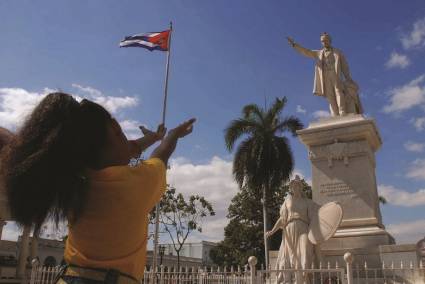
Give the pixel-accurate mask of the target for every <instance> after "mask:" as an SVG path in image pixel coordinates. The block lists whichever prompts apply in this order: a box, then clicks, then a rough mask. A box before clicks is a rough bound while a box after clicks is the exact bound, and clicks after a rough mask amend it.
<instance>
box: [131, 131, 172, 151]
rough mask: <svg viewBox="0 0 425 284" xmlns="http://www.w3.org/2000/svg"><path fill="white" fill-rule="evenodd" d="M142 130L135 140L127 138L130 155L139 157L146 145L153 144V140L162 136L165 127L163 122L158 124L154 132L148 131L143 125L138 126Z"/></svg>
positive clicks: (155, 140) (157, 139)
mask: <svg viewBox="0 0 425 284" xmlns="http://www.w3.org/2000/svg"><path fill="white" fill-rule="evenodd" d="M139 128H140V130H142V133H143V137H142V138H139V139H136V140H129V141H128V145H129V147H130V154H131V157H133V158H135V157H139V156H140V154H141V153H142V152H143V151H145V150H146V149H147V148H148V147H150V146H151V145H153V144H154V143H155V142H157V141H159V140H161V139H162V138H164V136H165V133H166V132H167V129H166V128H165V127H164V124H160V125H158V128H157V130H156V132H153V131H150V130H149V129H147V128H146V127H144V126H140V127H139Z"/></svg>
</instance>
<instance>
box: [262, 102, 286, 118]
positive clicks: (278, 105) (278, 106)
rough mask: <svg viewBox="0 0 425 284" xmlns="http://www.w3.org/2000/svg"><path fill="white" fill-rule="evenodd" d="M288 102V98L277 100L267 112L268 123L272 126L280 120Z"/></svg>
mask: <svg viewBox="0 0 425 284" xmlns="http://www.w3.org/2000/svg"><path fill="white" fill-rule="evenodd" d="M286 102H287V99H286V97H283V98H281V99H279V98H276V99H275V101H274V103H273V104H272V106H271V107H270V108H269V109H268V110H267V114H266V121H267V122H268V123H270V124H273V122H274V121H275V120H278V119H279V116H280V114H281V113H282V110H283V108H284V107H285V105H286Z"/></svg>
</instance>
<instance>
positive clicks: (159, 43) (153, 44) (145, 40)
mask: <svg viewBox="0 0 425 284" xmlns="http://www.w3.org/2000/svg"><path fill="white" fill-rule="evenodd" d="M169 36H170V30H166V31H163V32H154V33H144V34H137V35H134V36H127V37H125V39H123V40H122V41H121V42H120V47H143V48H146V49H149V50H150V51H153V50H161V51H168V49H169Z"/></svg>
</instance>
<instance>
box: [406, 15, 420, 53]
mask: <svg viewBox="0 0 425 284" xmlns="http://www.w3.org/2000/svg"><path fill="white" fill-rule="evenodd" d="M401 43H402V45H403V47H404V48H405V49H410V48H415V47H423V46H425V18H423V19H419V20H417V21H416V22H415V23H414V24H413V29H412V30H411V31H410V32H409V33H407V34H403V35H402V36H401Z"/></svg>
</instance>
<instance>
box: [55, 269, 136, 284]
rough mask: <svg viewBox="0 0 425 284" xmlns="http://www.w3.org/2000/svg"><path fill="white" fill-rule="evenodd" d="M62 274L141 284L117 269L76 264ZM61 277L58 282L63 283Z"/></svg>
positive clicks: (110, 281) (115, 283)
mask: <svg viewBox="0 0 425 284" xmlns="http://www.w3.org/2000/svg"><path fill="white" fill-rule="evenodd" d="M62 276H73V277H81V278H86V279H90V280H95V281H101V282H103V283H107V284H139V281H137V279H135V278H133V277H131V276H130V275H127V274H123V273H121V272H119V271H118V270H116V269H96V268H84V267H76V266H68V267H67V268H66V271H65V272H64V273H63V274H62ZM63 282H65V281H63V279H60V280H59V281H58V282H57V283H63Z"/></svg>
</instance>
